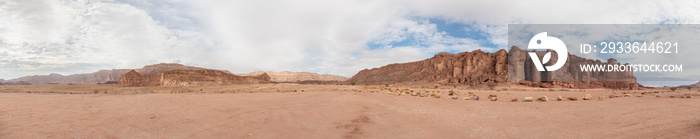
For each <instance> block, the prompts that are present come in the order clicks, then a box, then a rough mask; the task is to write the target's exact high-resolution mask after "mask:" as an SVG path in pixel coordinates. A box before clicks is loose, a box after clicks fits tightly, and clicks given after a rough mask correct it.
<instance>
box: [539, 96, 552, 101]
mask: <svg viewBox="0 0 700 139" xmlns="http://www.w3.org/2000/svg"><path fill="white" fill-rule="evenodd" d="M537 101H542V102H547V101H549V98H548V97H547V96H542V97H540V98H537Z"/></svg>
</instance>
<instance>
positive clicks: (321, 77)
mask: <svg viewBox="0 0 700 139" xmlns="http://www.w3.org/2000/svg"><path fill="white" fill-rule="evenodd" d="M263 73H267V75H268V76H270V81H271V82H278V83H279V82H300V81H345V80H348V77H343V76H338V75H330V74H318V73H310V72H290V71H280V72H273V71H256V72H251V73H246V74H236V75H239V76H257V75H261V74H263Z"/></svg>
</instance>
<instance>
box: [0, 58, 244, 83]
mask: <svg viewBox="0 0 700 139" xmlns="http://www.w3.org/2000/svg"><path fill="white" fill-rule="evenodd" d="M178 69H180V70H204V69H206V68H200V67H193V66H185V65H182V64H173V63H160V64H155V65H148V66H144V67H143V68H139V69H134V70H135V71H136V72H138V73H140V74H160V73H163V72H166V71H171V70H178ZM131 70H132V69H113V70H100V71H97V72H93V73H86V74H73V75H68V76H64V75H61V74H55V73H52V74H49V75H35V76H25V77H21V78H17V79H12V80H8V82H19V81H24V82H27V83H32V84H44V83H104V82H107V81H117V80H118V79H119V77H120V76H122V74H124V73H127V72H129V71H131ZM222 72H225V73H229V74H231V72H229V71H222Z"/></svg>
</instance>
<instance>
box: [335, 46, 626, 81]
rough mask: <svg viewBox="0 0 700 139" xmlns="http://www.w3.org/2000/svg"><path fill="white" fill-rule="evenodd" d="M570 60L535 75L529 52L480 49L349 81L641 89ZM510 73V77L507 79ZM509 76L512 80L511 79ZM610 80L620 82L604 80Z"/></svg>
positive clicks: (380, 70) (359, 75) (364, 72)
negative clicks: (557, 68) (493, 51)
mask: <svg viewBox="0 0 700 139" xmlns="http://www.w3.org/2000/svg"><path fill="white" fill-rule="evenodd" d="M556 57H557V56H556V54H554V55H553V56H552V58H553V59H552V60H550V62H554V61H556V60H557V59H556ZM568 60H569V61H568V62H567V64H565V65H564V67H562V68H561V69H559V70H557V71H552V72H535V71H536V70H534V66H532V61H530V59H529V58H527V57H526V51H524V50H520V49H518V48H517V47H512V48H511V50H510V52H506V51H505V50H499V51H497V52H496V53H485V52H483V51H481V50H476V51H472V52H462V53H459V54H450V53H444V52H443V53H440V54H437V55H435V56H434V57H432V58H429V59H426V60H423V61H416V62H409V63H399V64H389V65H386V66H383V67H380V68H374V69H369V70H368V69H365V70H362V71H360V72H359V73H357V74H356V75H355V76H353V77H352V78H350V79H349V80H348V81H346V82H347V83H353V82H354V83H356V84H375V85H380V84H394V83H417V84H432V83H438V84H466V85H482V84H484V83H488V82H495V83H516V84H522V85H528V86H533V87H547V88H549V87H554V86H561V87H568V88H599V87H605V88H612V89H637V87H638V84H637V82H636V78H634V75H633V74H632V73H583V72H581V71H580V70H579V69H578V65H579V64H581V63H588V64H603V63H602V62H600V61H593V60H588V59H584V58H580V57H578V56H574V55H570V56H569V58H568ZM607 63H612V64H616V63H617V61H616V60H614V59H610V60H608V62H607ZM607 63H605V64H607ZM509 64H510V65H509ZM514 67H517V68H514ZM509 68H510V70H509ZM509 74H510V75H511V76H508V75H509ZM509 77H511V79H510V80H509ZM611 78H614V79H617V80H615V81H602V80H605V79H611ZM516 79H517V80H516ZM555 80H556V81H555Z"/></svg>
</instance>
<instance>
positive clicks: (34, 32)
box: [0, 0, 700, 79]
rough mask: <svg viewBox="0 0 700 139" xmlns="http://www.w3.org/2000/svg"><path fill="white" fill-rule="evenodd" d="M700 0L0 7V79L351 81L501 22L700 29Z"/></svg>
mask: <svg viewBox="0 0 700 139" xmlns="http://www.w3.org/2000/svg"><path fill="white" fill-rule="evenodd" d="M699 13H700V2H693V1H674V0H669V1H666V0H664V1H638V0H621V1H608V0H582V1H540V0H529V1H500V0H487V1H468V0H415V1H413V0H386V1H384V0H245V1H237V0H227V1H215V0H148V1H145V0H115V1H112V0H104V1H100V0H77V1H72V0H71V1H68V0H0V78H2V79H11V78H17V77H21V76H27V75H45V74H49V73H59V74H63V75H68V74H75V73H89V72H94V71H97V70H100V69H129V68H140V67H143V66H144V65H150V64H157V63H181V64H185V65H191V66H199V67H206V68H213V69H223V70H229V71H231V72H233V73H247V72H252V71H258V70H271V71H308V72H316V73H328V74H336V75H342V76H347V77H350V76H352V75H354V74H355V73H357V72H358V71H360V70H362V69H365V68H375V67H379V66H382V65H386V64H390V63H397V62H410V61H417V60H422V59H425V58H429V57H432V56H433V55H434V54H437V53H439V52H452V53H458V52H464V51H472V50H476V49H482V50H484V51H487V52H494V51H497V50H498V49H504V48H508V46H507V44H508V42H507V41H508V39H507V37H508V35H507V33H508V24H698V23H700V16H698V14H699Z"/></svg>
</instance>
